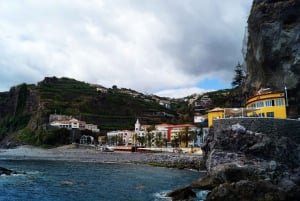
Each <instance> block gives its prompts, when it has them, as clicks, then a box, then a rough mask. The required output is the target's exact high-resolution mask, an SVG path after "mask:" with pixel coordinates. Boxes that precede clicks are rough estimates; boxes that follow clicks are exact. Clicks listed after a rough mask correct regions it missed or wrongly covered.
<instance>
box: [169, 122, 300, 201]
mask: <svg viewBox="0 0 300 201" xmlns="http://www.w3.org/2000/svg"><path fill="white" fill-rule="evenodd" d="M299 150H300V146H299V142H297V141H295V140H293V139H291V138H288V137H286V136H277V135H266V134H264V133H258V132H252V131H249V130H246V129H245V128H244V127H243V126H241V125H239V124H235V125H232V126H231V127H228V128H226V129H220V128H218V129H211V130H210V132H209V134H208V136H207V138H206V141H205V144H204V145H203V151H204V160H203V162H204V163H205V164H206V168H207V176H205V177H204V178H201V179H199V180H198V181H195V182H193V183H192V184H191V185H189V186H187V187H185V188H183V189H179V190H178V191H175V192H172V193H170V194H169V196H171V197H173V198H174V200H176V199H182V198H183V197H180V196H181V195H186V194H187V193H188V192H190V191H191V190H192V189H201V190H209V191H210V193H209V194H208V196H207V199H206V200H207V201H232V200H252V201H260V200H267V201H279V200H289V201H293V200H294V201H296V200H298V198H299V197H300V167H299V165H300V155H299ZM183 192H185V194H184V193H183ZM189 196H192V194H190V195H189Z"/></svg>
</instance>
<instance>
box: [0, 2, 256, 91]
mask: <svg viewBox="0 0 300 201" xmlns="http://www.w3.org/2000/svg"><path fill="white" fill-rule="evenodd" d="M251 4H252V0H26V1H24V0H9V1H8V0H0V91H8V90H9V88H10V87H11V86H15V85H18V84H20V83H24V82H25V83H28V84H36V83H37V82H39V81H41V80H43V79H44V77H52V76H56V77H70V78H75V79H77V80H80V81H84V82H88V83H93V84H100V85H103V86H105V87H112V86H113V85H117V86H118V87H119V88H121V87H124V88H130V89H134V90H137V91H140V92H143V93H147V94H157V95H160V96H170V97H181V96H186V95H190V94H192V93H195V92H198V93H199V92H202V91H207V90H214V89H224V88H229V87H230V86H231V85H230V83H231V81H232V78H233V76H234V67H235V66H236V65H237V63H238V62H239V61H240V62H242V53H241V49H242V44H243V38H244V32H245V27H246V26H247V18H248V15H249V12H250V8H251Z"/></svg>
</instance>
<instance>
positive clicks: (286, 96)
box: [284, 86, 289, 107]
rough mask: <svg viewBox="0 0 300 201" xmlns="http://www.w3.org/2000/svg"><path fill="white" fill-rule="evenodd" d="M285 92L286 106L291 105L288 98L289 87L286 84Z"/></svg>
mask: <svg viewBox="0 0 300 201" xmlns="http://www.w3.org/2000/svg"><path fill="white" fill-rule="evenodd" d="M284 92H285V102H286V107H288V106H289V100H288V94H287V88H286V86H284Z"/></svg>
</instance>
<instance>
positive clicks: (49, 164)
mask: <svg viewBox="0 0 300 201" xmlns="http://www.w3.org/2000/svg"><path fill="white" fill-rule="evenodd" d="M0 166H1V167H5V168H8V169H13V170H16V171H18V172H26V174H17V175H13V176H1V177H0V201H27V200H28V201H90V200H91V201H97V200H99V201H102V200H103V201H143V200H149V201H152V200H157V201H163V200H170V199H168V198H166V197H164V195H165V194H166V193H167V192H169V191H171V190H174V189H176V188H178V187H183V186H185V185H187V184H189V183H191V182H192V181H193V180H196V179H198V178H199V177H201V173H199V172H196V171H190V170H178V169H171V168H162V167H152V166H147V165H135V164H118V163H83V162H67V161H30V160H23V161H22V160H0ZM196 200H199V199H196Z"/></svg>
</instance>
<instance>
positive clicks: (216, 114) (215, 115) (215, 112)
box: [207, 107, 224, 127]
mask: <svg viewBox="0 0 300 201" xmlns="http://www.w3.org/2000/svg"><path fill="white" fill-rule="evenodd" d="M207 118H208V127H211V126H212V125H213V120H214V119H221V118H224V108H219V107H217V108H214V109H212V110H210V111H208V114H207Z"/></svg>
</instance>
